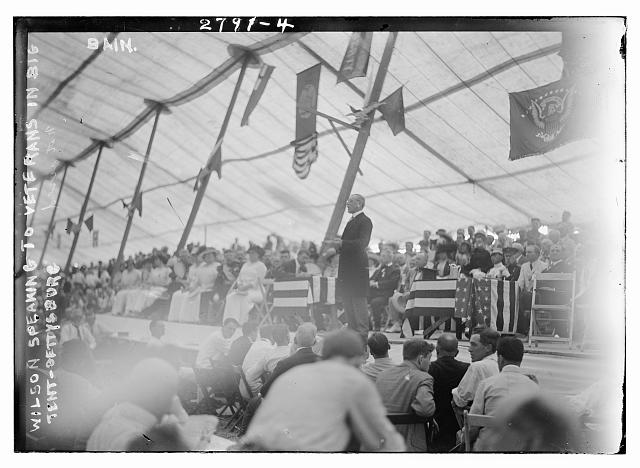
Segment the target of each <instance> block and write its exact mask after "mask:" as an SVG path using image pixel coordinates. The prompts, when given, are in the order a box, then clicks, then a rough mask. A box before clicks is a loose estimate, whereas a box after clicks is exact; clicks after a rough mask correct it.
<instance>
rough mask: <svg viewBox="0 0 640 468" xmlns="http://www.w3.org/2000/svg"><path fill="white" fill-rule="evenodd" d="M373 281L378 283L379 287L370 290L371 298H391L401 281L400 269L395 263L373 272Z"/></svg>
mask: <svg viewBox="0 0 640 468" xmlns="http://www.w3.org/2000/svg"><path fill="white" fill-rule="evenodd" d="M371 281H377V282H378V287H377V288H371V289H370V290H369V297H391V296H393V291H394V290H395V289H396V288H397V287H398V282H399V281H400V268H398V266H397V265H394V264H393V263H392V264H391V265H384V266H382V267H381V268H378V269H376V271H374V272H373V274H372V275H371Z"/></svg>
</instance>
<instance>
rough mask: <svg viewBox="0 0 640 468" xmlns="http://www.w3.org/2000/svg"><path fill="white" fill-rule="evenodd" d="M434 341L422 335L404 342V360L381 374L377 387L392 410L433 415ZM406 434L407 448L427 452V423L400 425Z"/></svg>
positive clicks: (404, 435)
mask: <svg viewBox="0 0 640 468" xmlns="http://www.w3.org/2000/svg"><path fill="white" fill-rule="evenodd" d="M432 352H433V345H432V344H431V343H429V342H428V341H426V340H423V339H422V338H411V339H408V340H406V341H405V342H404V344H403V345H402V359H403V361H402V363H401V364H399V365H397V366H393V367H391V368H389V369H386V370H385V371H382V372H381V373H380V374H378V378H377V379H376V388H377V389H378V392H379V393H380V396H381V397H382V403H383V404H384V406H385V407H386V409H387V412H389V413H415V414H416V415H418V416H420V417H423V418H425V420H426V418H430V417H431V416H433V414H434V412H435V409H436V405H435V403H434V401H433V377H431V376H430V375H429V374H428V373H427V370H428V369H429V363H430V361H431V353H432ZM396 429H397V430H398V432H399V433H400V434H401V435H402V436H403V437H404V438H405V441H406V444H407V451H409V452H426V451H427V440H426V437H425V430H424V425H422V424H410V425H398V426H396Z"/></svg>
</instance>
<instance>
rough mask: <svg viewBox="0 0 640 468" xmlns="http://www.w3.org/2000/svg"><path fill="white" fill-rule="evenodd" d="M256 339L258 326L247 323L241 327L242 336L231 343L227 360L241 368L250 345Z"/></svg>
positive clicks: (250, 322) (254, 323) (253, 323)
mask: <svg viewBox="0 0 640 468" xmlns="http://www.w3.org/2000/svg"><path fill="white" fill-rule="evenodd" d="M257 339H258V324H257V323H256V322H252V321H249V322H247V323H245V324H244V325H242V336H241V337H239V338H237V339H236V340H235V341H234V342H233V343H231V348H230V349H229V355H228V356H227V359H228V360H229V362H230V363H231V364H233V365H234V366H241V365H242V362H243V361H244V358H245V356H246V355H247V353H248V352H249V348H251V345H252V344H253V343H254V342H255V341H256V340H257Z"/></svg>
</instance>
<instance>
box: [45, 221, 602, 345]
mask: <svg viewBox="0 0 640 468" xmlns="http://www.w3.org/2000/svg"><path fill="white" fill-rule="evenodd" d="M540 227H541V224H540V220H538V219H532V220H531V226H530V229H528V230H527V229H522V230H520V231H519V232H518V234H517V235H516V234H515V233H511V232H510V231H507V230H506V229H505V228H504V226H495V227H493V230H489V229H486V230H484V231H482V230H476V228H475V226H469V227H468V228H467V229H466V230H465V229H458V230H457V231H456V234H455V239H454V237H453V236H452V235H451V234H449V233H448V232H446V231H445V230H444V229H439V230H437V231H436V232H435V234H432V233H431V231H424V235H423V239H421V240H420V241H419V242H417V246H416V245H415V244H414V243H413V242H406V243H405V244H404V246H400V245H399V244H397V243H387V242H381V243H380V244H379V245H378V249H379V252H373V251H372V250H371V249H369V251H368V257H369V275H370V281H369V295H368V308H369V311H370V314H369V315H370V328H371V329H372V330H374V331H378V330H384V331H387V332H399V331H400V328H401V323H402V320H403V311H404V305H405V304H406V300H407V298H408V296H409V291H410V290H411V286H412V283H413V282H414V281H415V280H419V279H423V278H424V279H427V278H432V277H441V278H447V277H448V278H454V277H456V278H457V277H459V276H460V275H463V276H469V277H473V278H497V279H503V280H507V281H515V282H517V284H518V287H519V288H520V290H521V295H520V298H521V314H520V322H521V323H520V324H519V330H518V331H519V332H521V333H523V334H526V333H527V331H528V328H527V327H528V315H527V313H528V308H530V302H531V290H532V288H533V277H534V275H536V274H538V273H542V272H555V273H566V272H574V271H575V272H576V282H577V283H576V286H577V287H576V291H577V295H578V296H579V295H581V294H582V293H584V292H585V291H587V289H588V288H587V286H588V284H589V283H590V282H591V281H593V275H594V273H595V271H596V269H597V264H596V259H595V255H594V254H593V252H592V249H591V248H590V245H591V243H590V242H591V240H590V239H588V238H587V237H586V236H585V233H584V232H580V233H578V232H577V231H576V230H575V229H574V227H573V225H572V223H571V220H570V214H569V213H568V212H565V213H563V216H562V222H561V223H560V224H558V225H557V226H554V227H553V228H548V229H547V231H546V232H547V233H546V235H543V234H541V232H540ZM339 261H340V254H339V253H338V251H337V250H336V249H335V248H332V247H329V248H324V249H320V248H318V246H317V245H316V244H315V243H313V242H308V241H303V242H300V243H295V242H294V243H290V244H287V243H286V242H285V241H284V239H283V238H282V237H279V236H276V235H270V236H268V238H267V240H266V242H264V243H263V244H262V245H258V244H254V243H250V246H249V248H247V249H245V248H243V247H242V246H240V245H238V243H237V242H236V243H234V245H232V246H231V247H230V248H227V249H223V250H222V251H218V250H216V249H215V248H211V247H207V246H203V245H199V244H189V245H188V246H187V248H185V249H183V250H181V251H179V252H176V253H175V254H174V255H170V254H169V250H168V248H167V247H163V248H161V249H155V248H154V249H153V250H152V252H150V253H148V254H143V253H142V252H139V253H137V254H136V255H134V256H132V257H130V258H128V259H127V260H126V261H124V262H122V265H120V266H119V267H116V262H115V260H114V259H112V260H110V261H109V262H108V263H106V264H103V263H102V262H98V263H97V265H95V264H93V263H91V264H90V265H88V266H86V265H83V266H80V267H77V266H76V267H74V268H73V269H72V271H71V272H70V275H69V278H68V280H67V281H66V282H65V286H64V293H63V295H64V296H65V297H66V298H73V299H74V300H76V301H80V302H81V303H82V304H84V307H85V309H86V310H92V311H93V312H95V313H105V312H111V313H112V314H115V315H126V316H138V317H152V318H159V319H164V320H168V321H172V322H173V321H177V322H190V323H206V324H215V325H221V324H222V323H223V322H224V320H225V319H227V318H233V319H235V320H236V322H237V323H238V326H241V325H242V324H244V323H245V322H247V321H248V320H250V319H255V318H256V313H257V310H258V308H259V306H260V305H261V304H262V303H263V302H264V301H265V300H268V299H269V297H267V294H268V291H267V289H266V288H265V284H266V283H269V282H270V281H274V280H284V279H293V278H298V279H300V278H310V277H312V276H324V277H336V276H337V274H338V264H339ZM116 270H117V271H116ZM392 299H393V300H392ZM40 302H43V301H42V300H41V301H40ZM317 309H318V310H314V317H313V320H314V321H315V323H316V326H318V327H319V328H320V329H321V330H322V329H328V328H335V327H336V326H338V325H339V321H338V320H337V318H336V317H337V316H338V314H339V312H340V309H341V303H340V298H339V297H338V298H337V301H336V304H335V306H334V307H330V308H323V307H321V306H319V307H318V308H317ZM306 319H308V317H304V316H303V317H300V320H306ZM300 320H298V322H295V321H294V322H293V326H292V328H293V327H294V326H295V325H296V324H297V323H299V321H300ZM290 323H291V322H290ZM458 336H459V337H460V333H458Z"/></svg>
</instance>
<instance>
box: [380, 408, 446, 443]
mask: <svg viewBox="0 0 640 468" xmlns="http://www.w3.org/2000/svg"><path fill="white" fill-rule="evenodd" d="M387 419H389V422H391V424H393V425H394V426H400V425H415V424H419V425H422V426H423V427H424V436H425V440H426V441H427V445H428V444H430V443H433V437H432V436H433V435H434V433H435V432H436V428H437V424H436V422H435V420H434V419H433V418H423V417H422V416H418V415H417V414H416V413H413V412H412V413H387Z"/></svg>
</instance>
